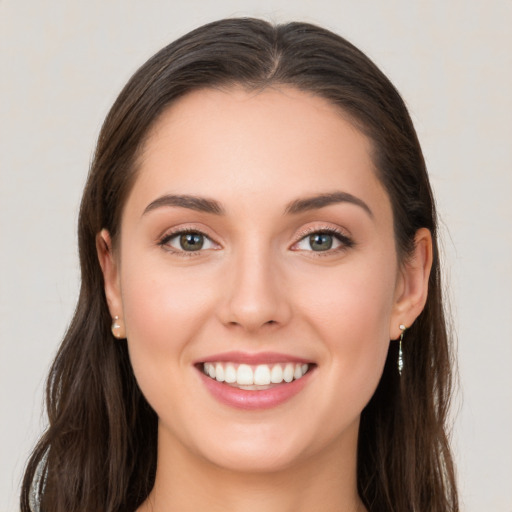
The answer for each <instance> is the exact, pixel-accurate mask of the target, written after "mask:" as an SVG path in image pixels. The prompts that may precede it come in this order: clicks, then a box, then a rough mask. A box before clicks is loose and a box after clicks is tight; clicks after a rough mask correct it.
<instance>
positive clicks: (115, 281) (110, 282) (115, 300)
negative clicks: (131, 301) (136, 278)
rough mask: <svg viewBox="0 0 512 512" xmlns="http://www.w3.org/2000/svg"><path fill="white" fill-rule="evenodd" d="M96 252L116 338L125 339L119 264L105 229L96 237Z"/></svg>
mask: <svg viewBox="0 0 512 512" xmlns="http://www.w3.org/2000/svg"><path fill="white" fill-rule="evenodd" d="M96 251H97V253H98V259H99V262H100V266H101V270H102V272H103V281H104V286H105V296H106V298H107V304H108V309H109V311H110V316H111V317H112V319H116V317H117V319H116V324H117V327H116V330H115V332H114V330H113V333H114V336H116V338H124V337H125V334H124V320H123V302H122V299H121V286H120V280H119V263H118V261H117V259H116V257H115V255H114V253H113V250H112V240H111V238H110V233H109V232H108V231H107V230H106V229H103V230H101V231H100V232H99V233H98V234H97V235H96Z"/></svg>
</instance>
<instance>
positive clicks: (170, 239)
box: [159, 231, 217, 252]
mask: <svg viewBox="0 0 512 512" xmlns="http://www.w3.org/2000/svg"><path fill="white" fill-rule="evenodd" d="M159 245H161V246H163V247H170V248H172V249H173V250H175V251H177V252H181V251H183V252H196V251H201V250H206V249H215V248H216V247H217V246H216V244H214V243H213V242H212V240H210V239H209V238H208V237H207V236H206V235H205V234H204V233H201V232H200V231H180V232H177V233H171V234H170V235H167V236H165V237H164V238H163V239H162V240H161V241H160V242H159Z"/></svg>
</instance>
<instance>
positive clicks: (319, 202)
mask: <svg viewBox="0 0 512 512" xmlns="http://www.w3.org/2000/svg"><path fill="white" fill-rule="evenodd" d="M337 203H350V204H354V205H356V206H359V207H361V208H362V209H363V210H364V211H365V212H366V213H367V214H368V215H369V216H370V217H372V218H373V212H372V211H371V209H370V207H369V206H368V205H367V204H366V203H365V202H364V201H363V200H362V199H359V198H358V197H356V196H353V195H352V194H349V193H348V192H331V193H327V194H319V195H316V196H312V197H306V198H304V199H297V200H295V201H292V202H291V203H289V204H288V205H287V207H286V210H285V213H291V214H296V213H302V212H306V211H310V210H317V209H319V208H324V207H325V206H329V205H331V204H337Z"/></svg>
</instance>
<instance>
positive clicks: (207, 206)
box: [142, 194, 225, 215]
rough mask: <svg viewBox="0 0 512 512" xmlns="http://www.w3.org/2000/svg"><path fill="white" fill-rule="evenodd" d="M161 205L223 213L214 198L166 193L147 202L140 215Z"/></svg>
mask: <svg viewBox="0 0 512 512" xmlns="http://www.w3.org/2000/svg"><path fill="white" fill-rule="evenodd" d="M162 206H178V207H180V208H188V209H189V210H196V211H198V212H204V213H213V214H215V215H224V213H225V212H224V209H223V208H222V206H221V205H220V203H219V202H218V201H215V199H208V198H206V197H198V196H192V195H177V194H166V195H165V196H161V197H159V198H158V199H155V200H154V201H152V202H151V203H149V204H148V205H147V206H146V208H145V210H144V212H143V214H142V215H146V213H149V212H150V211H152V210H156V209H157V208H161V207H162Z"/></svg>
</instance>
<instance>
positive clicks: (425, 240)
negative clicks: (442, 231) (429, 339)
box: [390, 228, 432, 339]
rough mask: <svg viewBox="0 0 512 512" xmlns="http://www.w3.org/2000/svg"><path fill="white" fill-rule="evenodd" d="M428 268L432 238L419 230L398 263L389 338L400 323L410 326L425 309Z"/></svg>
mask: <svg viewBox="0 0 512 512" xmlns="http://www.w3.org/2000/svg"><path fill="white" fill-rule="evenodd" d="M431 268H432V235H431V233H430V231H429V230H428V229H427V228H421V229H419V230H418V231H417V232H416V235H415V238H414V250H413V252H412V254H411V255H410V256H409V257H408V258H407V260H406V261H405V262H404V263H403V264H402V268H401V270H400V275H399V282H397V287H396V297H395V304H394V308H393V314H392V315H391V325H390V339H397V338H398V337H399V336H400V327H399V326H400V324H402V325H407V326H410V325H411V324H412V323H413V322H414V320H416V318H417V317H418V316H419V314H420V313H421V312H422V311H423V308H424V307H425V303H426V301H427V296H428V281H429V277H430V270H431Z"/></svg>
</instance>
